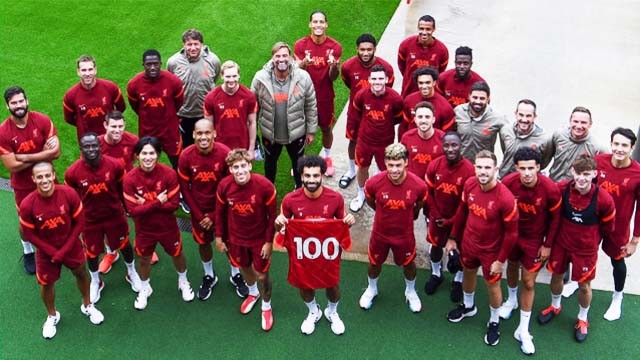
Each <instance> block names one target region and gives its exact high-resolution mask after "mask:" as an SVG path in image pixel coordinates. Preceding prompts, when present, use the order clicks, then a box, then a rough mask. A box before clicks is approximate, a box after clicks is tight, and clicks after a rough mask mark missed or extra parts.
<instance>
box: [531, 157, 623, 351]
mask: <svg viewBox="0 0 640 360" xmlns="http://www.w3.org/2000/svg"><path fill="white" fill-rule="evenodd" d="M571 174H572V176H573V179H571V180H564V181H562V182H560V183H559V184H558V187H559V188H560V193H561V194H562V209H561V210H560V212H561V218H560V227H559V230H558V234H557V236H556V239H555V240H554V241H553V247H552V248H551V255H550V257H549V261H548V262H547V268H548V269H549V271H550V272H552V275H551V284H550V287H551V305H550V306H549V307H547V308H546V309H544V310H542V312H540V314H539V315H538V322H539V323H540V324H541V325H545V324H547V323H549V322H550V321H551V320H552V319H553V318H554V317H555V316H556V315H558V314H560V311H561V310H562V306H561V305H560V302H561V300H562V288H563V275H564V273H565V271H567V270H568V268H569V263H571V265H572V269H571V279H572V280H574V281H576V282H578V286H579V288H580V291H578V304H579V312H578V321H577V322H576V325H575V338H576V341H578V342H583V341H585V340H586V339H587V329H588V327H589V320H588V315H589V306H590V305H591V297H592V293H591V280H593V279H594V278H595V276H596V263H597V261H598V247H599V245H600V240H601V239H602V238H604V239H606V240H605V241H607V242H610V241H612V235H613V230H614V226H615V217H616V209H615V203H614V202H613V198H612V197H611V195H609V193H608V192H607V191H605V190H604V189H603V188H601V187H600V186H598V185H596V184H594V183H593V180H594V179H595V177H596V175H597V165H596V161H595V160H594V159H593V158H592V157H591V156H589V155H586V154H582V155H579V156H578V157H577V159H576V160H575V161H574V162H573V165H572V166H571Z"/></svg>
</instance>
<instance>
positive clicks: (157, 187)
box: [156, 180, 162, 191]
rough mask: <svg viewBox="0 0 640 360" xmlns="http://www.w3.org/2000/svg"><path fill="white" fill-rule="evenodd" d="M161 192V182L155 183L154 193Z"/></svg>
mask: <svg viewBox="0 0 640 360" xmlns="http://www.w3.org/2000/svg"><path fill="white" fill-rule="evenodd" d="M160 190H162V181H159V180H158V181H156V191H160Z"/></svg>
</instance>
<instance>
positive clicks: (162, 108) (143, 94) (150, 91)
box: [127, 70, 184, 138]
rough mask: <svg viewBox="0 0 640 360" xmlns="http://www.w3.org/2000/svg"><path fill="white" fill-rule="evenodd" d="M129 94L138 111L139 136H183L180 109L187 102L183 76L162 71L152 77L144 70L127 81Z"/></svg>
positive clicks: (133, 105)
mask: <svg viewBox="0 0 640 360" xmlns="http://www.w3.org/2000/svg"><path fill="white" fill-rule="evenodd" d="M127 97H128V98H129V104H131V108H132V109H133V111H135V112H136V114H138V136H140V137H142V136H146V135H149V136H156V137H164V138H167V137H169V138H170V137H172V136H174V137H176V138H179V137H180V130H179V128H178V126H179V119H178V110H179V109H180V107H181V106H182V103H183V101H184V87H183V86H182V81H180V78H178V77H177V76H176V75H174V74H172V73H170V72H168V71H166V70H161V71H160V76H159V77H158V78H157V79H153V80H152V79H149V78H147V77H146V76H145V73H144V72H142V73H140V74H138V75H136V76H135V77H134V78H133V79H131V81H129V83H128V84H127Z"/></svg>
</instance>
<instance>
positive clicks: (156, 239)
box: [123, 136, 194, 310]
mask: <svg viewBox="0 0 640 360" xmlns="http://www.w3.org/2000/svg"><path fill="white" fill-rule="evenodd" d="M161 151H162V150H161V145H160V141H159V140H158V139H157V138H154V137H151V136H143V137H142V138H140V140H139V141H138V143H137V144H136V147H135V153H136V155H137V156H138V162H139V166H138V167H136V168H134V169H133V170H131V171H130V172H128V173H127V174H126V175H125V177H124V184H123V193H124V199H125V205H126V206H127V211H128V212H129V214H131V217H132V218H133V223H134V225H135V234H136V240H135V243H134V246H135V249H136V253H137V254H138V256H139V258H138V274H140V279H141V282H142V286H141V288H140V291H139V292H138V297H137V298H136V300H135V302H134V304H133V306H134V307H135V308H136V309H137V310H144V309H145V308H146V307H147V302H148V299H149V297H150V296H151V294H152V293H153V289H152V288H151V284H150V275H151V256H152V255H153V251H154V249H155V247H156V245H157V244H158V243H159V244H160V245H162V248H163V249H164V251H165V252H166V253H167V254H168V255H169V256H171V260H173V265H174V267H175V268H176V271H177V272H178V290H179V291H180V293H181V295H182V300H184V301H186V302H190V301H192V300H193V298H194V294H193V290H192V289H191V284H190V283H189V280H188V279H187V260H186V259H185V257H184V253H183V252H182V238H181V235H180V230H179V229H178V223H177V221H176V215H175V211H176V210H177V209H178V201H179V193H180V185H179V184H178V175H177V174H176V172H175V171H174V170H172V169H171V168H169V167H167V166H166V165H163V164H159V163H158V158H159V157H160V153H161Z"/></svg>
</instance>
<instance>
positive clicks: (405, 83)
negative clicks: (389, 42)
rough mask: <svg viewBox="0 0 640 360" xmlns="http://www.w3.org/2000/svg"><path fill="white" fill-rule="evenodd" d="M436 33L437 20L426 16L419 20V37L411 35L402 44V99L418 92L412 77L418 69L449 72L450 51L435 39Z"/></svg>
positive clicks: (400, 50) (399, 55)
mask: <svg viewBox="0 0 640 360" xmlns="http://www.w3.org/2000/svg"><path fill="white" fill-rule="evenodd" d="M435 31H436V19H434V18H433V16H431V15H424V16H422V17H421V18H420V19H419V20H418V35H411V36H409V37H408V38H406V39H404V40H403V41H402V42H401V43H400V46H399V47H398V69H399V70H400V72H401V73H402V91H401V92H400V94H401V95H402V97H405V96H407V95H409V94H411V93H412V92H415V91H418V86H417V84H416V83H415V82H414V78H413V76H412V74H413V72H414V71H416V69H417V68H419V67H422V66H425V67H429V66H430V67H432V68H434V69H436V70H438V72H444V71H445V70H447V65H448V64H449V50H448V49H447V47H446V46H445V45H444V43H443V42H442V41H440V40H438V39H436V38H435V37H433V33H434V32H435Z"/></svg>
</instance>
